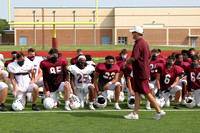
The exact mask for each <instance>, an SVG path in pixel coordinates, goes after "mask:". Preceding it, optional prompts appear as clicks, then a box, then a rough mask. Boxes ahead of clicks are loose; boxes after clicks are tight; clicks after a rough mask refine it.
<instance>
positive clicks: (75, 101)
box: [69, 94, 81, 109]
mask: <svg viewBox="0 0 200 133" xmlns="http://www.w3.org/2000/svg"><path fill="white" fill-rule="evenodd" d="M69 101H70V104H69V106H70V108H71V109H78V108H80V106H81V102H80V100H79V98H78V96H76V95H74V94H70V98H69Z"/></svg>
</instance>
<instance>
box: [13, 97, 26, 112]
mask: <svg viewBox="0 0 200 133" xmlns="http://www.w3.org/2000/svg"><path fill="white" fill-rule="evenodd" d="M12 109H13V110H14V111H21V110H22V109H24V106H23V105H22V102H21V101H20V100H15V101H13V104H12Z"/></svg>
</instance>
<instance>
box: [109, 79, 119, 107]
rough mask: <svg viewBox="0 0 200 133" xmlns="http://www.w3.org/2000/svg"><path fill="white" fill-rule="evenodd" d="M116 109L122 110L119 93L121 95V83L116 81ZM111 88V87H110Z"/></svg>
mask: <svg viewBox="0 0 200 133" xmlns="http://www.w3.org/2000/svg"><path fill="white" fill-rule="evenodd" d="M114 85H115V105H114V107H115V109H117V110H120V109H121V108H120V107H119V95H120V90H121V88H120V83H119V82H116V83H115V84H114ZM108 89H109V88H108Z"/></svg>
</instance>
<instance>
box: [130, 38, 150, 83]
mask: <svg viewBox="0 0 200 133" xmlns="http://www.w3.org/2000/svg"><path fill="white" fill-rule="evenodd" d="M131 57H133V58H134V59H135V61H134V62H133V63H132V65H133V76H134V78H138V79H148V78H149V77H150V68H149V62H150V59H151V53H150V51H149V45H148V44H147V43H146V42H145V41H144V40H143V39H142V38H140V39H139V40H137V41H135V45H134V47H133V51H132V55H131Z"/></svg>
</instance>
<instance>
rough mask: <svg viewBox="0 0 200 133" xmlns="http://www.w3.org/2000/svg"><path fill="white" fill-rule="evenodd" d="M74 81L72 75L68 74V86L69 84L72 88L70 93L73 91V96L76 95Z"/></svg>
mask: <svg viewBox="0 0 200 133" xmlns="http://www.w3.org/2000/svg"><path fill="white" fill-rule="evenodd" d="M74 81H75V77H74V75H73V74H72V73H70V84H71V88H72V91H73V94H74V95H77V92H76V90H75V84H74Z"/></svg>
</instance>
